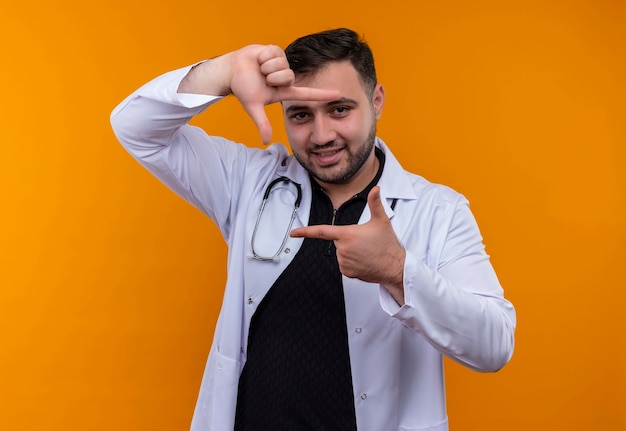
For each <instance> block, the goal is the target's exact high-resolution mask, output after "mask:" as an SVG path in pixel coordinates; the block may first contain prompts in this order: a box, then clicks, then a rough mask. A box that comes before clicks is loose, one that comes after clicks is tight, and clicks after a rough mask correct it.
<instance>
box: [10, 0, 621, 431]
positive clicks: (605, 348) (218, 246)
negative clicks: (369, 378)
mask: <svg viewBox="0 0 626 431" xmlns="http://www.w3.org/2000/svg"><path fill="white" fill-rule="evenodd" d="M338 26H349V27H353V28H354V29H356V30H358V31H359V32H362V33H364V34H365V36H366V38H367V39H368V40H369V41H370V44H371V46H372V47H373V49H374V52H375V54H376V58H377V67H378V71H379V78H380V81H381V82H382V83H383V84H384V85H385V88H386V92H387V104H386V108H385V112H384V115H383V118H382V120H381V122H380V124H379V134H380V136H381V137H382V138H383V139H385V140H386V142H387V143H388V144H389V145H391V147H392V148H393V149H394V152H395V153H396V155H397V156H398V158H399V159H400V160H402V161H403V162H404V165H405V167H406V168H407V169H409V170H411V171H415V172H418V173H420V174H422V175H423V176H425V177H426V178H428V179H430V180H432V181H436V182H441V183H445V184H447V185H449V186H452V187H453V188H455V189H457V190H458V191H460V192H462V193H464V194H465V195H466V196H467V197H468V198H469V199H470V201H471V202H472V208H473V211H474V213H475V215H476V217H477V219H478V221H479V224H480V226H481V228H482V232H483V234H484V237H485V242H486V244H487V250H488V252H489V253H490V254H491V255H492V259H493V264H494V266H495V267H496V270H497V271H498V274H499V276H500V278H501V281H502V283H503V285H504V286H505V291H506V294H507V296H508V298H510V299H511V300H512V301H513V302H514V304H515V305H516V308H517V311H518V318H519V321H518V330H517V334H516V335H517V337H516V343H517V344H516V352H515V355H514V357H513V359H512V361H511V363H510V364H509V365H508V366H507V367H505V368H504V369H503V370H502V371H501V372H499V373H496V374H478V373H474V372H472V371H469V370H466V369H464V368H462V367H460V366H458V365H456V364H454V363H452V362H450V361H448V362H447V389H448V396H449V415H450V422H451V429H452V430H459V431H460V430H463V431H472V430H476V431H478V430H480V431H485V430H494V431H495V430H528V429H533V430H535V431H539V430H558V429H562V430H573V429H576V430H603V431H604V430H625V429H626V413H625V411H626V408H625V407H626V394H625V376H626V367H625V364H626V361H625V357H624V344H625V336H624V330H625V329H626V324H625V318H624V314H625V313H624V311H623V310H624V303H625V302H626V286H625V283H624V267H625V265H624V258H625V257H626V253H625V251H624V250H625V247H624V244H625V241H626V228H625V227H624V222H625V221H626V217H625V216H626V173H625V171H626V170H625V169H624V166H625V165H626V149H625V145H626V131H625V127H624V118H625V114H626V112H625V109H624V100H626V90H625V79H626V66H625V58H626V49H625V47H626V7H625V3H624V1H617V0H615V1H611V0H573V1H572V0H567V1H566V0H561V1H546V0H512V1H508V2H504V1H496V0H474V1H461V0H450V1H441V2H435V1H427V0H418V1H414V2H410V1H404V0H402V1H383V2H349V1H348V2H336V1H326V0H320V1H317V2H313V3H310V2H309V3H306V2H305V3H302V2H295V3H294V2H289V3H269V2H267V3H264V2H258V1H249V0H242V1H230V2H220V3H219V4H217V2H208V1H206V2H197V3H195V4H194V2H173V1H155V0H152V1H146V0H136V1H133V0H126V1H121V0H112V1H106V2H105V1H102V0H95V1H91V2H85V1H78V0H60V1H57V2H47V1H46V2H44V1H41V0H39V1H30V2H28V1H25V2H17V1H13V2H9V1H7V0H3V2H2V4H1V5H0V40H2V48H1V53H2V68H1V69H0V74H1V75H0V76H1V77H2V100H3V103H2V105H1V107H0V109H1V110H2V115H1V118H2V138H1V142H2V147H1V149H0V151H1V154H2V158H1V160H2V162H3V163H2V164H3V166H2V169H0V185H1V187H2V194H1V197H2V213H1V224H0V226H1V227H0V229H1V231H0V241H1V244H2V247H1V249H0V250H1V251H0V253H1V255H0V266H1V270H0V286H1V288H0V352H1V354H0V429H1V430H7V431H18V430H39V429H47V430H147V429H150V430H182V429H187V427H188V425H189V422H190V418H191V415H192V411H193V406H194V403H195V398H196V394H197V390H198V386H199V382H200V378H201V374H202V370H203V367H204V363H205V359H206V355H207V353H208V349H209V345H210V342H211V337H212V332H213V326H214V323H215V319H216V315H217V312H218V309H219V306H220V300H221V294H222V286H223V283H224V278H225V253H226V247H225V246H224V244H223V243H222V240H221V237H220V235H219V233H218V232H217V229H216V228H215V227H214V226H213V225H212V223H211V222H210V221H209V220H208V219H206V218H205V217H204V216H203V215H202V214H200V212H199V211H197V210H195V209H194V208H192V207H191V206H190V205H189V204H187V203H185V202H183V201H182V200H181V199H179V198H178V197H176V196H175V195H173V194H172V193H171V192H169V191H168V190H167V189H166V188H165V187H164V186H162V185H161V184H160V183H159V182H158V181H156V180H155V179H153V178H152V177H151V176H150V175H149V174H148V173H147V172H145V171H144V170H143V169H142V168H140V167H139V165H138V164H137V163H136V162H135V161H133V160H132V159H131V158H130V157H129V156H128V155H127V154H126V153H125V152H124V150H123V149H122V148H121V147H120V146H119V145H118V143H117V142H116V140H115V138H114V136H113V134H112V132H111V129H110V126H109V114H110V111H111V110H112V109H113V108H114V106H115V105H116V104H117V103H118V102H120V101H121V100H122V99H123V97H125V96H126V95H127V94H128V93H130V92H131V91H132V90H134V89H135V88H136V87H138V86H139V85H140V84H142V83H144V82H145V81H147V80H149V79H150V78H152V77H153V76H156V75H158V74H160V73H162V72H165V71H167V70H170V69H173V68H177V67H180V66H184V65H187V64H189V63H192V62H195V61H198V60H201V59H204V58H206V57H210V56H214V55H217V54H220V53H222V52H226V51H228V50H232V49H235V48H238V47H240V46H242V45H243V44H247V43H253V42H254V43H276V44H279V45H281V46H283V47H284V46H285V45H286V44H287V43H288V42H289V41H291V40H292V39H294V38H295V37H297V36H300V35H302V34H305V33H309V32H313V31H318V30H322V29H326V28H331V27H338ZM212 112H213V116H211V117H210V118H209V116H207V115H205V116H203V117H201V118H198V119H197V120H195V121H196V123H197V124H200V125H202V126H203V127H205V128H210V129H211V130H212V131H213V132H215V133H224V134H227V135H228V136H230V137H232V138H234V139H236V140H240V141H244V142H250V143H254V144H255V145H256V144H257V143H258V141H259V138H258V136H257V134H256V131H255V129H254V126H253V125H252V123H251V121H250V120H249V119H248V118H247V117H246V116H245V115H244V114H243V113H242V112H241V110H240V109H239V107H238V106H237V103H236V102H235V101H234V100H230V101H226V102H224V103H223V104H220V105H219V106H217V107H215V108H214V110H213V111H212ZM269 112H270V115H272V118H274V121H275V135H274V137H275V139H277V140H281V141H284V140H285V136H284V134H283V132H282V126H281V119H280V113H279V111H278V110H277V109H276V107H271V108H270V109H269Z"/></svg>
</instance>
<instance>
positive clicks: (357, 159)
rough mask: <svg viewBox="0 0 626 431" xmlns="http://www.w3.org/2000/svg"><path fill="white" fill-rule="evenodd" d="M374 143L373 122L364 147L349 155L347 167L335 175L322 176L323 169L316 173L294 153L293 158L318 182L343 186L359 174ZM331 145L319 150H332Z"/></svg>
mask: <svg viewBox="0 0 626 431" xmlns="http://www.w3.org/2000/svg"><path fill="white" fill-rule="evenodd" d="M375 142H376V122H375V121H374V122H373V124H372V127H371V128H370V132H369V134H368V135H367V138H366V139H365V145H362V146H360V147H358V148H357V152H356V153H354V154H350V158H349V159H348V166H347V167H346V168H345V169H344V170H343V171H342V172H339V173H337V174H329V175H324V174H323V169H319V171H322V172H316V171H315V170H314V169H312V167H310V166H307V164H306V163H304V162H303V161H302V160H300V158H299V157H298V155H297V154H295V153H294V156H295V157H296V159H297V160H298V161H299V162H300V164H301V165H302V166H303V167H304V169H306V170H307V171H308V172H309V174H310V175H311V176H312V177H313V178H315V179H316V180H319V181H321V182H324V183H327V184H345V183H347V182H349V181H350V179H352V177H354V175H356V173H357V172H359V170H360V169H361V168H362V167H363V165H364V164H365V162H366V161H367V159H368V158H369V157H370V155H371V154H372V150H373V148H374V143H375ZM333 145H334V143H333V142H330V143H328V144H326V145H325V146H324V147H320V148H332V147H333Z"/></svg>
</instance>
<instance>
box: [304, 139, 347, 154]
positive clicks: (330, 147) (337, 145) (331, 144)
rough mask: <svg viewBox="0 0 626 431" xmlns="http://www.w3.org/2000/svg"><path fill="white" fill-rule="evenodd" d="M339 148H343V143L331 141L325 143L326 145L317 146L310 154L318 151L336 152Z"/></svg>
mask: <svg viewBox="0 0 626 431" xmlns="http://www.w3.org/2000/svg"><path fill="white" fill-rule="evenodd" d="M338 148H342V145H341V143H339V142H337V141H330V142H327V143H325V144H324V145H316V146H315V147H314V148H311V149H309V152H310V153H311V152H316V151H324V150H334V149H338Z"/></svg>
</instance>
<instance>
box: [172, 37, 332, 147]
mask: <svg viewBox="0 0 626 431" xmlns="http://www.w3.org/2000/svg"><path fill="white" fill-rule="evenodd" d="M294 81H295V75H294V73H293V70H291V69H290V68H289V62H288V61H287V57H286V56H285V52H284V51H283V50H282V49H281V48H280V47H278V46H276V45H249V46H246V47H244V48H241V49H239V50H237V51H233V52H230V53H228V54H224V55H222V56H219V57H216V58H213V59H211V60H208V61H205V62H203V63H200V64H198V65H197V66H195V67H194V68H192V69H191V71H190V72H189V73H188V74H187V76H186V77H185V78H184V79H183V81H182V82H181V83H180V85H179V87H178V92H179V93H194V94H209V95H212V96H226V95H227V94H229V93H232V94H234V95H235V97H237V99H239V102H240V103H241V105H242V106H243V108H244V109H245V110H246V112H247V113H248V115H250V117H251V118H252V121H254V123H255V124H256V126H257V128H258V129H259V133H260V134H261V140H262V141H263V143H264V144H269V143H270V141H271V139H272V126H271V125H270V122H269V120H268V118H267V115H266V114H265V105H269V104H271V103H276V102H281V101H285V100H301V101H330V100H333V99H338V98H339V93H338V92H337V91H330V90H321V89H316V88H308V87H296V86H294Z"/></svg>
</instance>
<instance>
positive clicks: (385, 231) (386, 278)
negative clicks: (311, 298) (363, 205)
mask: <svg viewBox="0 0 626 431" xmlns="http://www.w3.org/2000/svg"><path fill="white" fill-rule="evenodd" d="M367 204H368V206H369V208H370V212H371V219H370V220H369V221H368V222H367V223H365V224H362V225H348V226H329V225H317V226H307V227H301V228H297V229H294V230H292V231H291V236H292V237H295V238H318V239H325V240H332V241H334V242H335V247H336V248H337V261H338V262H339V270H340V271H341V273H342V274H343V275H345V276H346V277H350V278H358V279H360V280H363V281H367V282H370V283H379V284H382V285H383V286H385V288H386V289H387V290H388V291H389V292H390V293H391V295H392V296H393V297H394V298H395V300H396V302H398V304H400V305H403V304H404V287H403V274H404V259H405V256H406V252H405V250H404V248H403V247H402V245H401V244H400V242H399V241H398V238H397V237H396V234H395V232H394V231H393V228H392V227H391V222H390V221H389V218H388V217H387V214H385V209H384V207H383V204H382V202H381V200H380V187H379V186H375V187H374V188H373V189H372V190H371V191H370V193H369V196H368V197H367Z"/></svg>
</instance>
